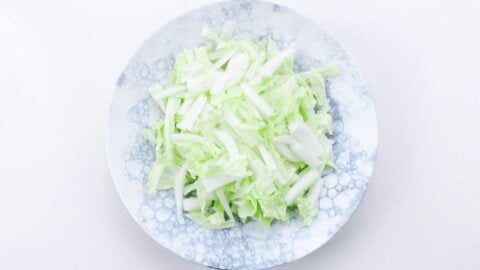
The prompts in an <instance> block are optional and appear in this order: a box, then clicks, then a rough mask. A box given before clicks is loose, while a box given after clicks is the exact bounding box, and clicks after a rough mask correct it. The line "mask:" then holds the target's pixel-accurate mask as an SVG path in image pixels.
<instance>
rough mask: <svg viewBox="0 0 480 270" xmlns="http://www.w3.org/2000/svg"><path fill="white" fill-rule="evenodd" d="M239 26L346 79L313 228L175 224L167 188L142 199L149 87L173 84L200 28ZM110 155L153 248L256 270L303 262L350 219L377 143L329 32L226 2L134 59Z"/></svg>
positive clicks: (334, 90) (153, 117) (153, 41)
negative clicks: (180, 58)
mask: <svg viewBox="0 0 480 270" xmlns="http://www.w3.org/2000/svg"><path fill="white" fill-rule="evenodd" d="M227 21H235V22H236V24H237V27H236V32H235V36H236V37H242V36H249V37H252V38H259V37H270V38H272V39H273V40H274V41H276V42H277V44H279V46H280V47H282V48H295V49H296V50H297V53H296V55H295V61H296V63H297V64H296V69H297V70H308V69H312V68H316V67H321V66H325V65H327V64H329V63H336V64H338V66H339V67H340V68H341V69H342V74H341V75H340V76H337V77H335V78H333V79H330V80H329V81H328V84H327V95H328V98H329V103H330V105H331V108H332V114H333V116H334V129H333V139H334V141H335V144H334V147H333V150H334V160H335V163H336V165H337V169H336V170H335V171H333V172H332V173H330V174H329V175H327V176H325V182H324V183H325V184H324V187H323V190H322V195H321V198H320V199H319V202H318V207H319V208H320V212H319V214H318V216H317V218H316V219H315V221H314V222H313V224H312V225H311V226H310V227H306V228H305V227H303V228H302V227H300V226H299V225H300V220H293V221H292V222H291V223H290V224H288V225H285V224H281V223H277V224H274V225H273V226H272V227H271V228H270V229H263V228H262V227H261V226H260V225H259V224H258V223H256V222H250V223H247V224H245V225H240V226H238V227H235V228H232V229H226V230H220V231H213V230H208V229H205V228H203V227H200V226H198V225H196V224H195V223H193V222H191V221H190V220H188V219H187V220H186V223H185V224H183V225H181V224H179V223H178V222H177V218H176V215H175V201H174V198H173V193H172V192H171V191H165V192H160V193H159V194H158V195H157V196H155V197H153V198H148V197H147V196H146V195H145V194H146V191H145V182H146V176H147V174H148V172H149V169H150V166H151V164H152V163H153V161H154V158H155V154H154V147H153V146H152V145H150V144H149V143H148V142H146V141H145V140H144V139H143V138H142V133H141V131H142V129H143V128H145V127H149V126H151V125H152V124H153V123H154V122H155V121H157V120H158V118H159V117H161V115H160V114H159V112H158V109H157V107H156V105H155V104H154V102H153V101H152V100H151V99H150V98H149V97H148V93H147V89H148V87H149V86H151V85H152V84H153V83H155V82H159V81H162V80H165V79H167V78H169V77H170V74H171V70H170V69H171V67H172V65H173V63H174V56H175V55H176V54H177V52H179V51H180V50H182V49H183V48H188V47H194V46H198V45H199V44H200V43H202V42H203V40H202V39H201V37H200V34H201V31H202V29H203V28H204V27H210V28H213V29H214V30H216V31H220V29H221V27H222V26H223V25H224V24H225V23H226V22H227ZM107 130H108V131H107V155H108V161H109V165H110V170H111V173H112V176H113V179H114V182H115V186H116V188H117V190H118V193H119V194H120V196H121V198H122V200H123V203H124V204H125V206H126V207H127V209H128V211H129V212H130V213H131V215H132V216H133V218H134V219H135V220H136V222H137V223H138V224H139V225H140V226H141V227H142V228H143V229H144V230H145V231H146V232H147V233H148V234H149V235H150V236H151V237H152V238H153V239H155V240H156V241H157V242H158V243H160V244H161V245H162V246H164V247H166V248H167V249H169V250H171V251H173V252H174V253H176V254H178V255H180V256H182V257H183V258H185V259H188V260H191V261H193V262H196V263H199V264H203V265H206V266H210V267H215V268H221V269H262V268H268V267H272V266H276V265H280V264H284V263H287V262H291V261H293V260H296V259H298V258H301V257H303V256H305V255H306V254H308V253H310V252H312V251H313V250H315V249H317V248H318V247H320V246H322V245H323V244H324V243H325V242H327V241H328V240H329V239H330V238H331V237H332V236H333V235H334V234H335V233H336V232H337V231H338V230H339V229H340V228H341V227H342V226H343V225H344V224H345V222H346V221H347V220H348V218H349V217H350V215H351V214H352V212H353V211H354V210H355V208H356V207H357V205H358V203H359V202H360V200H361V198H362V196H363V194H364V193H365V190H366V189H367V186H368V182H369V177H370V175H371V173H372V169H373V163H374V159H375V153H376V145H377V128H376V119H375V110H374V106H373V103H372V99H371V96H370V93H369V90H368V87H367V84H366V82H365V80H364V78H363V77H362V75H361V74H360V72H359V70H358V68H357V66H356V65H355V63H354V62H353V61H352V59H351V58H350V56H349V55H348V54H347V52H346V51H345V50H344V49H343V48H342V47H341V46H340V44H338V42H337V41H335V39H333V38H332V36H331V35H330V34H328V33H327V32H325V30H323V29H322V28H321V27H319V26H317V25H315V24H313V23H312V22H311V21H309V20H308V19H306V18H304V17H302V16H300V15H298V14H297V13H295V12H293V11H291V10H289V9H287V8H285V7H283V6H279V5H274V4H271V3H267V2H258V1H231V2H221V3H216V4H212V5H207V6H203V7H201V8H198V9H195V10H193V11H191V12H189V13H187V14H185V15H183V16H181V17H179V18H177V19H175V20H173V21H171V22H169V23H168V24H167V25H165V26H164V27H162V28H161V29H160V30H159V31H157V32H156V33H155V34H154V35H153V36H151V37H150V38H149V39H148V40H147V41H145V43H144V44H143V45H142V47H141V48H140V49H139V50H138V51H137V53H136V54H135V55H134V56H133V57H132V59H131V60H130V62H129V63H128V65H127V67H126V68H125V70H124V71H123V73H122V74H121V75H120V77H119V79H118V82H117V86H116V90H115V93H114V96H113V100H112V103H111V108H110V116H109V121H108V128H107Z"/></svg>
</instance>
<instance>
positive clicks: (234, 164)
mask: <svg viewBox="0 0 480 270" xmlns="http://www.w3.org/2000/svg"><path fill="white" fill-rule="evenodd" d="M202 35H203V37H204V38H205V39H206V40H207V41H208V42H209V43H208V45H205V46H200V47H196V48H192V49H184V50H183V51H182V52H180V53H178V54H177V56H176V59H175V64H174V66H173V70H172V71H173V74H172V77H171V79H170V80H169V81H168V83H166V84H165V85H160V84H155V85H153V86H151V87H150V89H149V93H150V95H151V97H152V99H153V100H154V101H155V102H156V103H157V104H158V105H159V107H160V109H161V110H162V111H163V114H164V117H163V118H162V119H161V120H159V121H158V123H157V124H155V125H154V126H153V127H152V128H151V129H147V130H145V131H144V137H145V139H147V140H148V141H150V142H151V143H153V144H155V146H156V148H155V150H156V157H157V159H156V161H155V163H154V164H153V167H152V169H151V171H150V174H149V176H148V183H147V190H148V194H149V195H150V196H154V195H155V194H156V193H157V192H158V191H159V190H164V189H173V190H174V196H175V201H176V211H177V217H178V221H179V222H180V223H183V222H184V213H185V212H186V216H187V217H188V218H189V219H191V220H192V221H194V222H196V223H198V224H199V225H202V226H204V227H206V228H209V229H224V228H229V227H233V226H235V225H236V224H237V222H248V221H250V220H256V221H258V222H259V223H260V224H262V225H263V226H265V227H268V226H270V225H271V224H272V223H273V222H276V221H281V222H289V220H290V219H291V218H292V217H295V216H300V217H302V218H303V220H304V224H305V225H309V224H310V223H311V222H312V221H313V219H314V218H315V216H316V214H317V212H318V207H317V202H318V199H319V196H320V191H321V188H322V183H323V181H322V175H323V174H324V172H325V171H326V170H328V169H329V168H331V167H333V166H334V163H333V161H332V141H331V140H330V139H329V138H328V137H327V135H328V134H329V133H330V132H331V128H332V116H331V114H330V112H329V109H330V108H329V105H328V102H327V96H326V92H325V79H327V78H328V77H331V76H335V75H337V74H339V73H340V71H339V70H338V68H337V67H335V66H329V67H326V68H318V69H313V70H310V71H306V72H301V73H296V72H294V69H293V61H294V55H295V51H294V50H290V49H287V50H281V49H280V48H278V46H277V45H276V44H275V42H273V41H272V40H269V39H261V40H260V41H254V40H252V39H241V40H236V39H233V38H232V35H233V26H232V24H231V23H230V24H227V25H226V26H225V27H224V30H223V32H222V33H221V34H217V33H215V32H213V31H211V30H208V29H207V30H204V31H203V33H202Z"/></svg>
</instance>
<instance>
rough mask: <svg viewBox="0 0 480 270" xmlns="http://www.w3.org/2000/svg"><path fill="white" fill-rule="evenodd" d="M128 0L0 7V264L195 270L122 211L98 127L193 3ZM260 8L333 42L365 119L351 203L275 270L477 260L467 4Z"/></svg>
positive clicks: (479, 52)
mask: <svg viewBox="0 0 480 270" xmlns="http://www.w3.org/2000/svg"><path fill="white" fill-rule="evenodd" d="M68 2H72V3H68ZM135 2H136V3H134V1H130V3H116V2H115V1H110V2H107V1H103V2H102V3H99V1H93V0H89V1H77V2H76V3H73V1H28V2H26V1H15V2H14V1H11V2H8V1H7V2H5V1H2V2H0V132H1V133H0V134H1V135H0V269H182V270H183V269H204V268H203V267H201V266H198V265H194V264H192V263H189V262H186V261H184V260H183V259H181V258H179V257H177V256H176V255H174V254H171V253H170V252H168V251H167V250H165V249H164V248H162V247H160V246H159V245H157V244H156V243H155V242H154V241H153V240H152V239H150V238H149V237H148V236H147V235H146V234H145V233H144V232H143V231H142V230H141V229H140V228H139V227H138V226H137V225H136V224H135V223H134V221H133V220H132V219H131V218H130V216H129V215H128V213H127V211H126V210H125V209H124V207H123V205H122V203H121V202H120V199H119V197H118V195H117V194H116V191H115V190H114V187H113V184H112V181H111V178H110V175H109V172H108V168H107V164H106V159H105V153H104V130H105V123H106V114H107V110H108V103H109V98H110V96H111V94H112V91H113V89H114V84H115V81H116V79H117V76H118V75H119V74H120V72H121V71H122V69H123V68H124V66H125V65H126V63H127V61H128V60H129V58H130V57H131V56H132V54H133V53H134V52H135V50H136V49H137V48H138V47H139V46H140V44H141V43H142V42H143V40H144V39H146V38H147V37H148V36H149V35H151V34H152V33H153V32H154V31H155V30H157V29H158V28H160V27H161V26H162V25H163V24H164V23H165V22H166V21H168V20H170V19H173V18H175V17H176V16H178V15H180V14H182V13H184V12H186V11H188V10H190V9H191V8H194V7H197V6H200V5H202V2H209V1H193V0H192V1H180V0H177V1H169V2H171V3H170V4H161V1H153V0H151V1H135ZM275 2H277V3H280V4H284V5H287V6H288V7H290V8H293V9H294V10H296V11H298V12H300V13H302V14H303V15H305V16H307V17H309V18H310V19H312V20H314V21H316V22H317V23H318V24H319V25H322V26H323V27H325V28H326V29H327V30H329V31H330V32H331V33H333V34H334V35H335V36H336V37H337V38H338V39H339V41H340V42H342V43H343V44H344V46H345V47H346V48H347V49H348V50H349V51H350V53H351V54H352V56H353V57H354V58H355V59H356V60H357V62H358V64H359V66H360V68H361V69H362V70H363V72H364V74H365V76H366V78H367V80H368V81H369V83H370V86H371V90H372V93H373V96H374V99H375V102H376V109H377V116H378V122H379V151H378V159H377V165H376V169H375V172H374V176H373V180H372V184H371V186H370V189H369V191H368V192H367V194H366V197H365V199H364V200H363V202H362V203H361V205H360V206H359V208H358V210H357V212H356V213H355V214H354V215H353V217H352V219H351V220H350V222H349V223H347V225H346V226H345V227H344V228H343V229H342V230H341V231H340V233H339V234H338V235H337V236H336V237H334V238H333V239H332V240H331V241H330V242H329V243H327V244H326V245H325V246H324V247H322V248H321V249H319V250H317V251H316V252H314V253H313V254H311V255H309V256H307V257H306V258H304V259H302V260H299V261H297V262H295V263H292V264H289V265H286V266H283V267H279V268H278V269H285V270H286V269H303V270H307V269H402V270H403V269H478V267H479V266H480V256H478V252H479V251H480V164H479V163H480V155H479V151H480V143H479V141H478V140H479V138H480V106H479V105H480V69H479V63H480V35H479V34H478V33H479V30H478V26H479V25H480V16H478V11H479V10H480V2H478V1H466V0H465V1H454V2H452V1H449V2H450V3H451V4H441V3H438V1H422V2H421V3H420V1H412V0H408V1H396V3H393V1H388V3H386V1H373V0H372V1H356V2H353V1H352V2H351V3H346V2H345V1H341V2H339V1H322V4H314V1H295V2H294V1H285V0H282V1H275ZM445 2H446V1H445Z"/></svg>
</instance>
